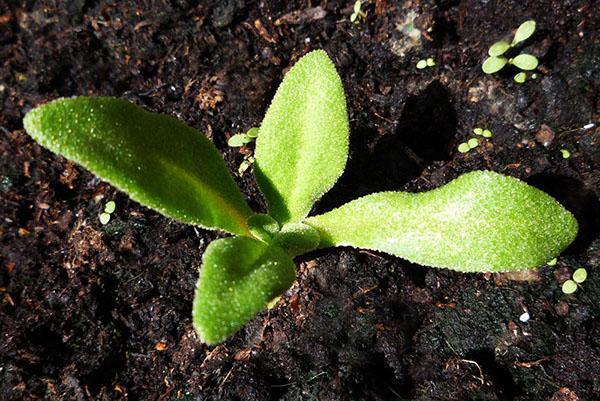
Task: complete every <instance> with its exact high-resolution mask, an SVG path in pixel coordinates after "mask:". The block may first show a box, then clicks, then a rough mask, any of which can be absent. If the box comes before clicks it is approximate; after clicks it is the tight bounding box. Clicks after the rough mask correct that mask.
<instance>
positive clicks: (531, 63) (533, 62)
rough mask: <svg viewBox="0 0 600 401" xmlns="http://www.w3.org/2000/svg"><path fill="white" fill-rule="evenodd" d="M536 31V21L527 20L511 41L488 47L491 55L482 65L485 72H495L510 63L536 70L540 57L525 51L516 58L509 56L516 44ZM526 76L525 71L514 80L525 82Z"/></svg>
mask: <svg viewBox="0 0 600 401" xmlns="http://www.w3.org/2000/svg"><path fill="white" fill-rule="evenodd" d="M534 32H535V21H533V20H529V21H525V22H523V23H522V24H521V26H519V28H518V29H517V31H516V32H515V36H514V38H513V40H512V42H511V43H508V42H507V41H504V40H501V41H499V42H496V43H494V44H493V45H492V46H490V48H489V49H488V55H489V57H488V58H487V59H485V61H484V62H483V65H482V69H483V72H485V73H486V74H494V73H496V72H498V71H500V70H501V69H502V68H504V66H506V65H508V64H511V65H514V66H515V67H517V68H519V69H521V70H524V71H531V70H535V69H536V68H537V66H538V59H537V58H536V57H535V56H532V55H531V54H524V53H523V54H519V55H517V56H515V57H514V58H513V57H509V56H507V55H508V54H510V53H511V51H512V50H513V49H514V47H515V46H516V45H518V44H519V43H521V42H523V41H525V40H526V39H528V38H529V37H530V36H531V35H533V33H534ZM526 78H527V75H526V74H525V73H523V72H521V73H518V74H517V75H515V76H514V80H515V81H516V82H518V83H523V82H525V79H526Z"/></svg>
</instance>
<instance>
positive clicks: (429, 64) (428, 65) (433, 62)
mask: <svg viewBox="0 0 600 401" xmlns="http://www.w3.org/2000/svg"><path fill="white" fill-rule="evenodd" d="M426 63H427V67H433V66H435V60H434V59H433V58H431V57H429V58H428V59H427V60H426Z"/></svg>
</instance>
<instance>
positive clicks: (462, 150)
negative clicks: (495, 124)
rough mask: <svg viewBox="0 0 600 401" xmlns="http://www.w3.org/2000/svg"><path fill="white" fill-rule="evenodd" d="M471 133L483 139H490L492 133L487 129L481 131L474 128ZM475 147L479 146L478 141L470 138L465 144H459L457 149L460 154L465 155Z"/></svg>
mask: <svg viewBox="0 0 600 401" xmlns="http://www.w3.org/2000/svg"><path fill="white" fill-rule="evenodd" d="M473 133H474V134H475V135H479V136H482V137H484V138H491V137H492V131H490V130H489V129H483V128H481V127H476V128H474V129H473ZM477 146H479V139H477V138H471V139H469V140H468V141H467V142H463V143H461V144H459V145H458V148H457V149H458V151H459V152H460V153H467V152H468V151H469V150H471V149H475V148H476V147H477Z"/></svg>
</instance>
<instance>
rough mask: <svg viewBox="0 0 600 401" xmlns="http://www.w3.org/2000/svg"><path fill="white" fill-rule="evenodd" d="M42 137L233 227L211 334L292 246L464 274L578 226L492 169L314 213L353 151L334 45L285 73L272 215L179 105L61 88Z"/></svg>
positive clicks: (494, 267) (264, 129)
mask: <svg viewBox="0 0 600 401" xmlns="http://www.w3.org/2000/svg"><path fill="white" fill-rule="evenodd" d="M24 126H25V128H26V130H27V132H28V133H29V134H30V135H31V136H32V137H33V138H34V139H35V140H37V141H38V142H39V143H40V144H42V145H43V146H45V147H47V148H49V149H50V150H52V151H54V152H56V153H59V154H61V155H63V156H65V157H67V158H69V159H71V160H73V161H75V162H77V163H79V164H81V165H82V166H84V167H86V168H88V169H89V170H91V171H92V172H94V173H95V174H97V175H98V176H99V177H101V178H103V179H104V180H106V181H108V182H110V183H112V184H113V185H114V186H115V187H117V188H119V189H121V190H122V191H124V192H126V193H128V194H129V195H130V196H131V197H132V198H133V199H135V200H137V201H138V202H140V203H142V204H143V205H146V206H149V207H151V208H153V209H155V210H158V211H159V212H161V213H162V214H164V215H166V216H169V217H172V218H174V219H177V220H179V221H182V222H185V223H189V224H195V225H198V226H201V227H204V228H207V229H215V230H221V231H225V232H228V233H231V234H233V235H234V236H233V237H229V238H224V239H219V240H216V241H214V242H212V243H211V244H210V245H208V247H207V248H206V251H205V252H204V255H203V257H202V267H201V269H200V275H199V280H198V283H197V287H196V292H195V298H194V305H193V312H192V314H193V319H192V321H193V325H194V328H195V329H196V331H197V333H198V335H199V336H200V338H201V339H202V341H204V342H206V343H208V344H214V343H217V342H220V341H222V340H224V339H225V338H227V337H228V336H230V335H231V334H233V333H234V332H236V331H237V330H239V329H240V328H241V327H242V326H243V325H244V324H245V323H246V322H247V321H248V320H250V319H252V317H253V316H255V315H256V314H257V313H258V312H260V311H261V310H262V309H263V308H264V307H265V305H267V304H268V302H269V301H271V300H272V299H274V298H276V297H277V296H279V295H280V294H281V293H282V292H284V291H285V290H286V289H288V288H289V287H290V286H291V285H292V282H293V281H294V279H295V265H294V262H293V260H292V258H293V257H295V256H297V255H300V254H303V253H306V252H309V251H311V250H314V249H318V248H326V247H331V246H352V247H359V248H367V249H372V250H376V251H382V252H387V253H389V254H392V255H396V256H399V257H401V258H404V259H407V260H410V261H412V262H415V263H419V264H422V265H427V266H435V267H445V268H449V269H453V270H457V271H461V272H502V271H508V270H516V269H523V268H529V267H536V266H539V265H542V264H544V263H545V262H547V261H548V260H550V259H552V258H553V257H555V256H556V255H557V254H558V253H560V252H561V251H562V250H563V249H564V248H565V247H566V246H567V245H568V244H569V243H570V242H571V241H572V240H573V239H574V237H575V235H576V233H577V222H576V220H575V219H574V217H573V216H572V215H571V213H569V212H568V211H566V210H565V209H564V208H563V207H562V206H561V205H560V204H559V203H558V202H557V201H556V200H554V199H553V198H552V197H550V196H549V195H547V194H546V193H544V192H542V191H540V190H538V189H535V188H533V187H530V186H528V185H527V184H525V183H523V182H521V181H519V180H517V179H515V178H511V177H507V176H504V175H501V174H497V173H494V172H491V171H475V172H471V173H468V174H464V175H462V176H460V177H458V178H457V179H455V180H453V181H452V182H450V183H449V184H447V185H445V186H443V187H440V188H437V189H434V190H432V191H429V192H422V193H405V192H381V193H375V194H371V195H368V196H365V197H362V198H359V199H356V200H354V201H352V202H350V203H347V204H345V205H343V206H341V207H340V208H338V209H335V210H332V211H330V212H327V213H324V214H321V215H317V216H310V217H309V214H310V212H311V210H312V208H313V206H314V204H315V202H316V201H317V200H318V199H319V198H320V197H321V196H322V195H323V194H324V193H325V192H327V191H328V190H329V189H330V188H331V187H332V186H333V185H334V184H335V183H336V181H337V180H338V178H339V177H340V175H341V174H342V172H343V171H344V168H345V165H346V159H347V157H348V136H349V135H348V134H349V129H348V117H347V113H346V101H345V97H344V92H343V88H342V82H341V80H340V77H339V76H338V74H337V72H336V70H335V67H334V65H333V63H332V62H331V60H330V59H329V58H328V57H327V54H326V53H325V52H324V51H321V50H319V51H313V52H311V53H309V54H307V55H306V56H304V57H302V58H301V59H300V60H299V61H298V62H297V63H296V65H295V66H293V67H292V68H291V69H290V70H289V72H288V73H287V74H286V76H285V78H284V79H283V82H282V83H281V84H280V86H279V88H278V90H277V92H276V94H275V97H274V99H273V101H272V103H271V105H270V107H269V109H268V111H267V113H266V115H265V118H264V120H263V122H262V124H261V126H260V132H259V135H258V137H257V139H256V152H255V153H256V154H255V168H254V173H255V175H256V179H257V182H258V185H259V187H260V190H261V191H262V193H263V194H264V196H265V198H266V201H267V205H268V213H267V214H261V213H254V212H253V211H252V210H250V208H249V207H248V205H247V203H246V201H245V200H244V196H243V195H242V194H241V192H240V191H239V189H238V188H237V186H236V185H235V183H234V181H233V179H232V177H231V175H230V173H229V171H228V170H227V168H226V166H225V163H224V162H223V159H222V158H221V156H220V154H219V152H218V151H217V149H216V148H215V147H214V146H213V144H212V143H211V142H210V141H209V140H208V139H207V138H206V137H205V136H204V135H202V134H200V133H199V132H198V131H196V130H194V129H193V128H190V127H188V126H186V125H185V124H183V123H182V122H180V121H178V120H176V119H174V118H172V117H168V116H164V115H160V114H156V113H150V112H148V111H145V110H143V109H141V108H140V107H138V106H135V105H133V104H132V103H129V102H127V101H125V100H121V99H114V98H107V97H77V98H72V99H58V100H55V101H52V102H50V103H47V104H45V105H42V106H39V107H38V108H36V109H34V110H32V111H30V112H29V113H27V115H26V116H25V119H24Z"/></svg>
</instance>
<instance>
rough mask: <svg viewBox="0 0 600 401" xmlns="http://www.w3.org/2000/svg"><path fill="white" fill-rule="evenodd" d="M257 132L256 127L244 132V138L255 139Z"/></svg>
mask: <svg viewBox="0 0 600 401" xmlns="http://www.w3.org/2000/svg"><path fill="white" fill-rule="evenodd" d="M258 131H259V129H258V127H252V128H250V129H249V130H248V132H246V136H247V137H248V138H256V137H258Z"/></svg>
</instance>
